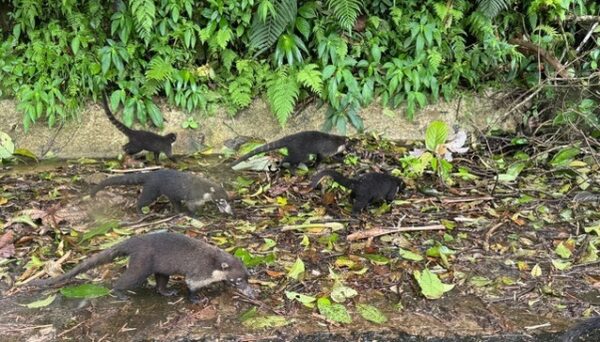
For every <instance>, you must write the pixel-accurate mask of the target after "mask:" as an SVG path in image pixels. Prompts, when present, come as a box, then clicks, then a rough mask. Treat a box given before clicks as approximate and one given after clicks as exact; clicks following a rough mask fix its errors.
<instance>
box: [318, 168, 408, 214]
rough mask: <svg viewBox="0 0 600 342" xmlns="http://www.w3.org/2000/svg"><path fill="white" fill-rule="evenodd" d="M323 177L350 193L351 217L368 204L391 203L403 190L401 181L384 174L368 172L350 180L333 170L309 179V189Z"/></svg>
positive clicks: (324, 171)
mask: <svg viewBox="0 0 600 342" xmlns="http://www.w3.org/2000/svg"><path fill="white" fill-rule="evenodd" d="M324 177H331V178H333V180H334V181H336V182H337V183H339V184H340V185H342V186H343V187H345V188H348V189H350V190H351V191H352V192H351V193H350V198H352V199H353V200H354V204H353V205H352V214H353V215H356V214H358V213H360V212H361V211H362V210H363V209H364V208H366V207H367V206H368V205H369V204H370V203H377V202H382V201H388V202H391V201H393V200H394V198H395V197H396V194H397V193H398V192H400V191H402V190H404V181H402V179H400V178H398V177H394V176H391V175H388V174H385V173H377V172H369V173H365V174H362V175H360V176H358V177H357V178H354V179H350V178H346V177H344V176H343V175H342V174H341V173H339V172H337V171H334V170H323V171H321V172H318V173H317V174H315V175H314V176H313V177H312V179H311V183H310V186H311V188H313V189H314V188H316V187H317V185H318V184H319V182H320V181H321V179H322V178H324Z"/></svg>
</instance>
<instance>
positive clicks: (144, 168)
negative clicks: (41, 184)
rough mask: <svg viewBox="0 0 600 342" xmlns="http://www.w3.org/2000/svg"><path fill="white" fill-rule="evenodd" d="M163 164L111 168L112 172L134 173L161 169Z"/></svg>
mask: <svg viewBox="0 0 600 342" xmlns="http://www.w3.org/2000/svg"><path fill="white" fill-rule="evenodd" d="M162 168H163V167H162V166H158V165H156V166H148V167H142V168H139V169H112V170H110V172H112V173H133V172H143V171H154V170H159V169H162Z"/></svg>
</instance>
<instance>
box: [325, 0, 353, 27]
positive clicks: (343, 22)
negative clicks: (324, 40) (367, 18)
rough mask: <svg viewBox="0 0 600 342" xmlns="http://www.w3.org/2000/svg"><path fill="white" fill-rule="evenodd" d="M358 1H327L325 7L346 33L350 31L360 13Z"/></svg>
mask: <svg viewBox="0 0 600 342" xmlns="http://www.w3.org/2000/svg"><path fill="white" fill-rule="evenodd" d="M360 5H361V2H360V1H359V0H327V6H328V7H329V9H330V10H332V11H333V15H335V17H336V18H337V19H338V20H339V21H340V26H341V27H342V28H343V29H344V30H347V31H350V30H352V27H353V26H354V23H355V22H356V18H357V17H358V14H359V13H360Z"/></svg>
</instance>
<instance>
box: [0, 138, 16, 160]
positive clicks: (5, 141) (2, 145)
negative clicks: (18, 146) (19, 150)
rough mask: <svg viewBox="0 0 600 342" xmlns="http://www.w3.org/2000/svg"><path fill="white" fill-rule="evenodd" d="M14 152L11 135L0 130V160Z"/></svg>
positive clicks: (7, 157)
mask: <svg viewBox="0 0 600 342" xmlns="http://www.w3.org/2000/svg"><path fill="white" fill-rule="evenodd" d="M14 152H15V144H14V143H13V141H12V139H11V137H10V136H9V135H8V134H6V133H4V132H0V160H1V159H9V158H11V157H12V155H13V153H14Z"/></svg>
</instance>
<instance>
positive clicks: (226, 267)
mask: <svg viewBox="0 0 600 342" xmlns="http://www.w3.org/2000/svg"><path fill="white" fill-rule="evenodd" d="M228 268H229V264H228V263H226V262H223V263H221V269H222V270H226V269H228Z"/></svg>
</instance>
